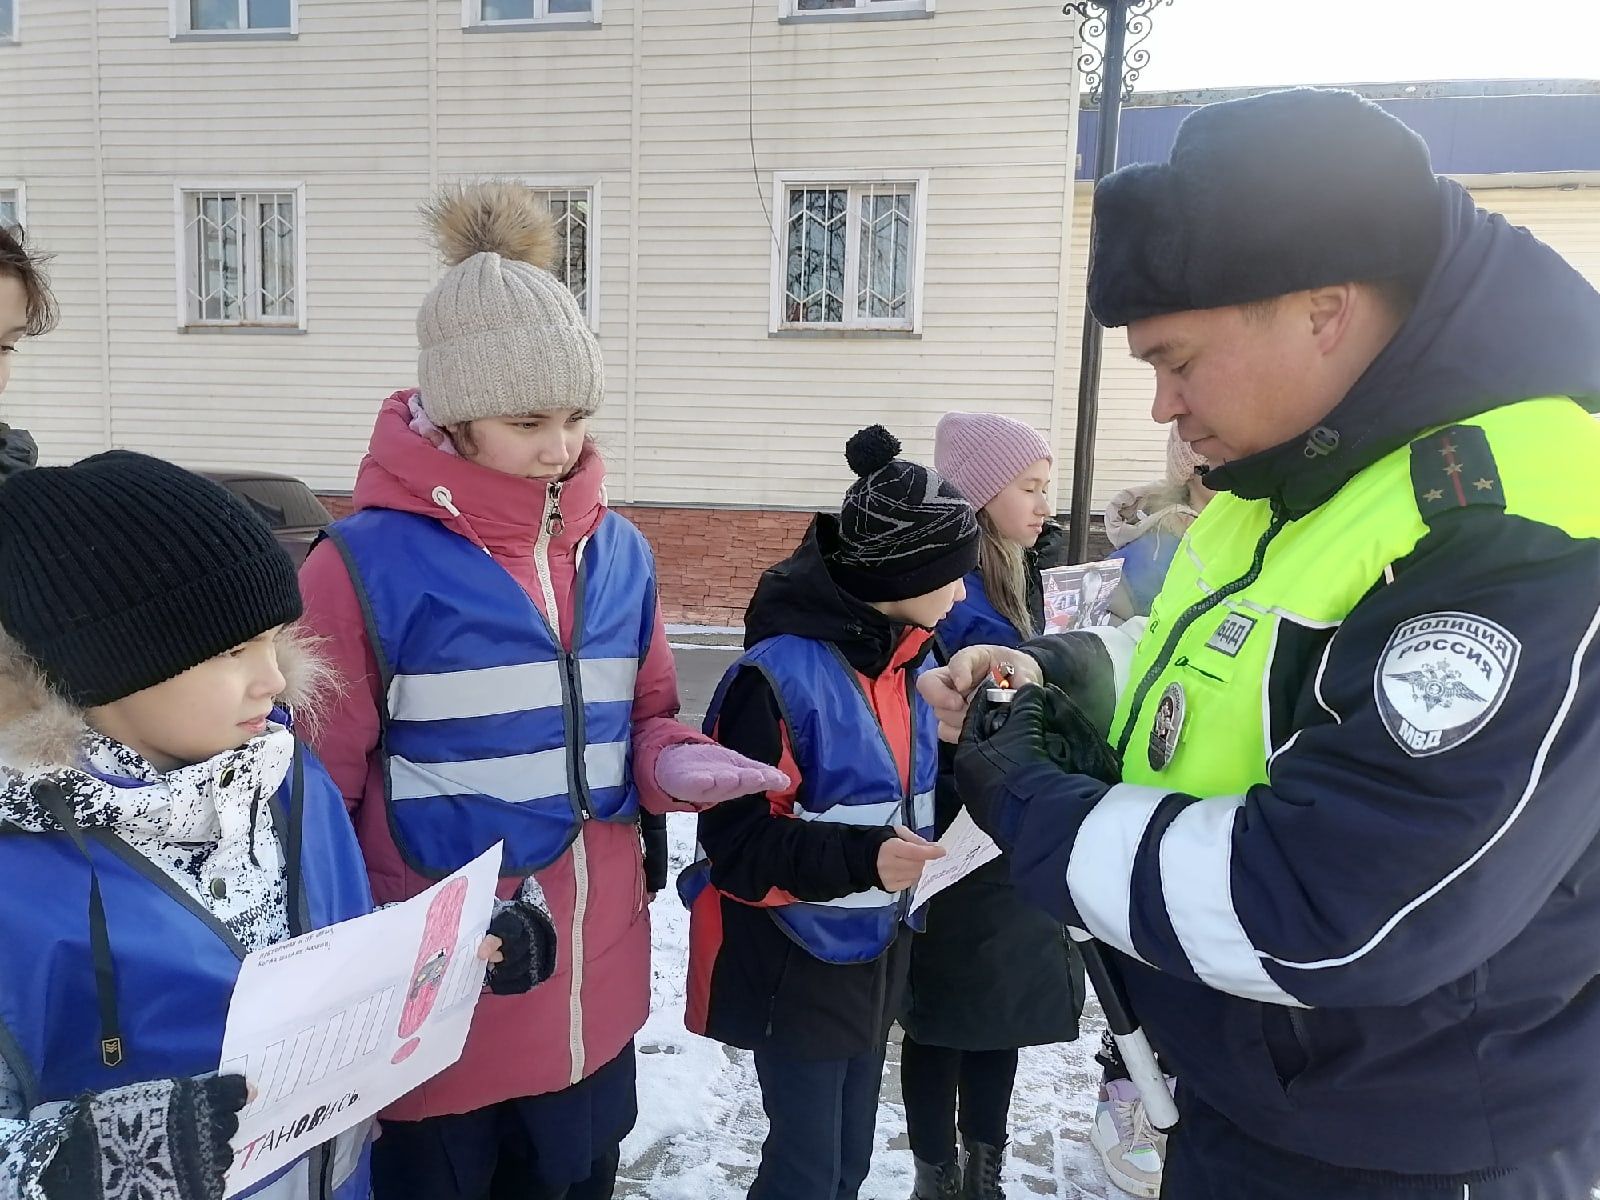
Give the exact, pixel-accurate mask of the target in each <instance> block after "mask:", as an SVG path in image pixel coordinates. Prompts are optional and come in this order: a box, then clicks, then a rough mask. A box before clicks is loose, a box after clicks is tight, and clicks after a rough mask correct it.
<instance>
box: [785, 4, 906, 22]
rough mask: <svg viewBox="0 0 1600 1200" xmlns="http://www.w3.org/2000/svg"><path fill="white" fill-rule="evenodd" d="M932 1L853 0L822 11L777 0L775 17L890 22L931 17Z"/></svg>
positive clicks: (806, 19) (791, 20) (789, 20)
mask: <svg viewBox="0 0 1600 1200" xmlns="http://www.w3.org/2000/svg"><path fill="white" fill-rule="evenodd" d="M934 3H935V0H855V4H856V6H855V7H854V8H853V9H851V8H830V9H823V10H821V11H816V10H811V9H802V8H801V7H800V0H778V20H779V21H784V22H801V21H890V20H904V19H906V18H908V17H909V18H916V17H931V16H933V7H934Z"/></svg>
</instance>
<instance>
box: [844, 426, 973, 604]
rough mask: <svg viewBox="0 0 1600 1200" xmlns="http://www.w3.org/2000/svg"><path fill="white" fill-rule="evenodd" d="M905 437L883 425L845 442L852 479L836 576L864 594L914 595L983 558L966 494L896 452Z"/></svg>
mask: <svg viewBox="0 0 1600 1200" xmlns="http://www.w3.org/2000/svg"><path fill="white" fill-rule="evenodd" d="M899 453H900V442H899V440H898V439H896V438H895V436H894V434H892V433H890V432H889V431H888V430H887V429H885V428H884V427H883V426H882V425H871V426H868V427H867V428H866V429H863V430H861V431H860V432H859V433H857V434H856V435H855V436H854V437H852V438H851V439H850V441H849V444H848V445H847V446H846V447H845V458H846V460H847V461H848V462H849V463H850V469H851V470H853V471H854V472H855V473H856V474H857V475H859V476H860V477H861V478H860V479H858V480H856V482H855V483H853V484H851V485H850V490H849V491H847V492H846V493H845V494H844V504H843V505H842V506H841V507H840V510H839V546H838V548H837V549H836V550H834V551H833V553H832V555H831V556H830V557H829V559H828V567H829V570H830V571H831V573H832V575H833V578H834V581H835V582H836V583H838V585H839V586H840V587H842V588H843V589H844V590H845V591H847V592H849V593H850V594H851V595H852V596H854V597H855V598H856V599H858V600H867V601H879V602H882V601H887V600H909V599H911V598H912V597H913V596H924V595H926V594H927V593H929V592H932V591H937V590H938V589H939V588H942V587H943V586H944V585H945V584H947V583H953V582H954V581H955V580H957V579H960V578H961V577H962V576H963V575H965V574H966V573H967V572H969V571H971V570H973V569H974V568H975V567H977V565H978V518H977V515H976V514H975V513H974V512H973V511H972V505H970V504H968V503H967V502H966V500H964V499H963V498H962V496H961V493H960V492H958V491H956V489H955V488H953V487H952V486H950V484H948V483H946V482H945V481H944V480H943V479H941V478H940V477H939V476H938V475H937V474H935V473H934V472H933V471H930V470H929V469H928V468H927V467H923V466H919V465H918V464H916V463H913V462H906V461H905V460H903V459H899V458H896V457H895V455H897V454H899Z"/></svg>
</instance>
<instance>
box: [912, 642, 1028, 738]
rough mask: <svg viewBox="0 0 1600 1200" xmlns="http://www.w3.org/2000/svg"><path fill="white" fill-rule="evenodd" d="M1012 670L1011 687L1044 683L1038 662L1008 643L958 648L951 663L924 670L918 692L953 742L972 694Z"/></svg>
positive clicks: (944, 734) (941, 729) (944, 736)
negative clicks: (1005, 644)
mask: <svg viewBox="0 0 1600 1200" xmlns="http://www.w3.org/2000/svg"><path fill="white" fill-rule="evenodd" d="M997 671H998V672H1001V673H1009V674H1010V675H1011V677H1012V686H1013V687H1021V686H1022V685H1023V684H1026V683H1043V682H1044V673H1043V672H1042V671H1040V670H1039V664H1038V663H1037V662H1035V661H1034V660H1033V659H1032V658H1030V657H1028V655H1026V654H1024V653H1023V652H1022V651H1020V650H1014V649H1011V648H1008V647H1006V646H968V647H967V648H966V649H965V650H958V651H957V652H956V654H955V656H954V657H953V658H952V659H951V660H950V664H949V665H948V666H944V667H938V668H936V669H935V670H932V671H924V672H923V673H922V676H921V678H919V679H918V680H917V691H919V692H921V693H922V698H923V699H924V700H926V701H927V702H928V706H929V707H930V708H932V709H933V712H934V715H935V716H937V717H938V718H939V736H940V737H941V738H943V739H944V740H945V741H947V742H953V741H955V740H956V739H957V738H958V737H960V735H961V726H962V725H963V723H964V722H965V721H966V719H967V710H968V706H969V704H970V702H971V700H972V696H973V693H975V692H977V691H978V690H979V689H980V688H982V687H983V686H984V685H985V684H986V683H987V682H988V681H989V680H990V679H991V678H992V677H993V676H994V674H995V673H996V672H997Z"/></svg>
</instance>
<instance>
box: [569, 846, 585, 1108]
mask: <svg viewBox="0 0 1600 1200" xmlns="http://www.w3.org/2000/svg"><path fill="white" fill-rule="evenodd" d="M572 884H573V898H572V941H571V946H572V990H571V992H570V993H568V995H567V1051H568V1053H569V1054H570V1055H571V1057H572V1074H571V1078H570V1079H569V1080H568V1082H569V1083H573V1084H576V1083H580V1082H582V1080H583V1069H584V1067H585V1065H586V1063H585V1061H584V1059H585V1055H584V1049H583V955H584V948H583V923H584V920H585V919H586V918H587V917H588V914H589V852H588V849H587V848H586V847H585V846H584V844H583V830H582V829H581V828H580V829H579V830H578V836H577V838H575V839H574V840H573V843H572Z"/></svg>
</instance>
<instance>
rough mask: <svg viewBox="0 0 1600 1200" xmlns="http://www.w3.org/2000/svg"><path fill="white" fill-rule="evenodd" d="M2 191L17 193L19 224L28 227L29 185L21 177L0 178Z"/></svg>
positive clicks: (0, 190)
mask: <svg viewBox="0 0 1600 1200" xmlns="http://www.w3.org/2000/svg"><path fill="white" fill-rule="evenodd" d="M0 192H15V193H16V194H17V224H18V225H20V226H22V228H23V229H27V228H28V185H27V184H25V183H23V182H22V180H20V179H0Z"/></svg>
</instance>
